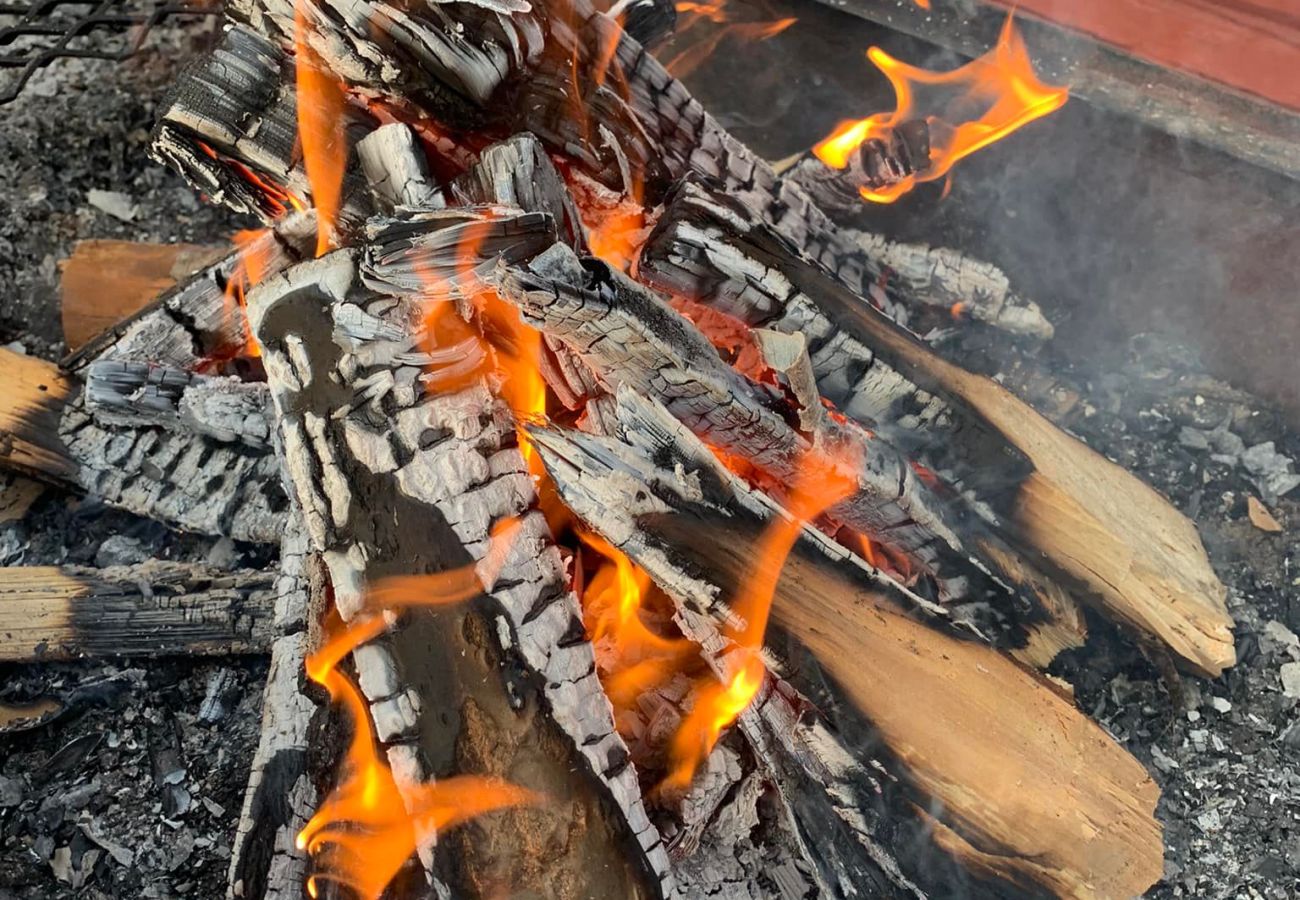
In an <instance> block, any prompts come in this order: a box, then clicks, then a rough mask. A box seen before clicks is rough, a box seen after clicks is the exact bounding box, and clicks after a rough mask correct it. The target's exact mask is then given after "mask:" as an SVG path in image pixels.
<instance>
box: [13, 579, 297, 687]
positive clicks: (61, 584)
mask: <svg viewBox="0 0 1300 900" xmlns="http://www.w3.org/2000/svg"><path fill="white" fill-rule="evenodd" d="M271 582H272V578H271V576H270V575H267V574H265V573H262V572H219V571H216V570H214V569H211V568H208V567H204V566H199V565H193V564H190V563H165V562H147V563H142V564H140V565H136V566H115V567H112V568H107V569H88V568H81V567H76V566H66V567H57V566H19V567H14V568H5V569H0V660H3V661H6V662H15V661H16V662H27V661H33V660H42V661H50V660H66V659H76V658H79V657H87V656H92V657H93V656H163V655H167V654H174V653H181V654H234V653H264V652H266V649H267V647H268V646H269V644H270V620H271V603H272V593H271Z"/></svg>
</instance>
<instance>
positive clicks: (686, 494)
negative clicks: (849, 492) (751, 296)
mask: <svg viewBox="0 0 1300 900" xmlns="http://www.w3.org/2000/svg"><path fill="white" fill-rule="evenodd" d="M618 418H619V421H620V423H621V426H622V429H623V430H622V432H621V434H620V436H619V438H618V439H614V438H600V437H596V436H591V435H584V434H582V433H579V432H560V431H556V430H553V429H552V430H539V429H534V430H532V432H531V434H532V435H533V436H534V439H535V440H536V443H537V446H538V449H539V452H540V453H541V454H542V457H543V459H544V461H545V462H546V464H547V468H548V471H549V472H550V473H551V475H552V477H553V478H554V480H555V483H556V487H557V488H558V489H559V491H560V493H561V495H562V496H563V497H564V498H565V500H566V502H567V503H568V504H569V505H570V506H571V508H572V509H573V510H574V511H575V512H576V513H578V515H579V516H581V517H582V518H583V519H584V521H586V522H587V523H588V524H590V525H591V526H592V527H594V528H596V529H597V530H598V531H600V532H601V533H602V534H603V535H605V536H606V538H608V539H609V540H611V541H612V542H614V543H615V544H616V545H618V546H619V547H621V548H622V549H623V550H625V551H626V552H627V553H628V554H629V555H631V556H632V557H633V558H634V559H636V560H637V561H638V562H639V563H641V564H642V565H643V566H644V567H645V568H646V571H648V572H649V573H650V574H651V575H652V576H653V577H654V578H655V579H656V581H657V582H658V583H659V584H660V585H661V586H662V587H663V588H664V589H665V590H666V591H668V592H669V594H670V595H672V596H674V597H675V598H676V599H678V600H679V602H680V603H681V604H682V608H683V609H684V610H688V611H689V610H691V609H695V610H698V611H701V612H713V613H714V614H722V613H723V611H724V610H725V607H724V606H719V605H718V602H719V600H722V599H731V600H734V599H736V598H738V596H739V591H740V589H741V586H742V585H743V584H745V583H746V580H747V576H748V575H749V574H750V573H752V572H753V571H755V569H762V568H763V567H772V566H777V567H779V566H781V561H780V560H772V559H765V558H762V557H761V556H760V555H759V554H758V552H757V549H756V548H757V547H759V546H760V545H761V543H762V542H761V540H760V539H759V537H760V534H761V532H762V531H763V530H764V528H765V527H766V525H767V523H770V522H771V521H772V520H773V519H774V518H781V517H786V516H788V515H789V514H788V513H786V512H785V511H784V510H782V509H780V508H779V507H775V506H773V505H772V504H771V503H770V502H768V501H766V500H765V499H764V498H762V496H761V495H758V494H756V493H754V492H752V491H750V490H748V489H747V488H745V487H744V486H743V485H742V484H740V483H738V481H737V480H736V479H735V478H734V477H732V476H730V475H729V473H727V472H726V471H725V470H724V469H722V468H721V467H720V466H718V465H717V464H716V462H713V461H712V459H711V454H710V453H709V451H708V449H707V448H706V447H704V446H703V444H701V443H700V442H699V441H698V440H696V439H695V438H694V437H693V436H691V435H690V433H689V432H688V431H687V430H686V429H684V428H682V427H681V426H680V425H678V424H677V423H676V422H675V421H673V419H672V418H671V417H670V416H669V415H668V414H667V413H666V411H664V410H663V409H662V408H661V409H658V410H655V409H654V408H653V407H651V406H649V405H648V404H646V403H645V402H644V401H639V400H637V399H636V398H635V397H631V396H629V395H627V394H626V393H623V394H620V397H619V413H618ZM630 495H631V496H635V497H637V498H638V499H637V501H636V502H635V503H629V502H628V500H627V498H628V497H629V496H630ZM869 573H870V569H869V568H867V567H866V566H865V565H864V564H863V563H862V562H861V561H860V560H857V559H854V558H852V557H851V555H850V554H849V553H848V552H847V551H845V550H843V549H840V548H838V547H836V546H835V545H834V544H832V543H830V542H829V540H828V539H826V538H825V537H823V536H821V535H819V534H818V533H817V532H815V531H814V530H812V529H811V528H808V527H806V526H805V527H804V529H803V534H802V537H801V538H800V539H799V540H798V542H797V543H796V545H795V548H794V550H793V552H792V554H791V556H790V557H789V559H787V560H786V561H785V564H784V567H783V568H781V570H780V574H779V580H777V582H776V585H777V587H776V593H775V597H774V600H773V607H772V615H773V624H774V625H775V626H777V627H778V628H780V629H781V630H783V631H785V632H787V633H788V634H789V635H790V636H791V637H792V638H793V639H795V640H796V641H797V642H799V643H800V644H802V645H804V646H806V647H807V648H808V650H810V651H811V652H812V654H813V656H814V657H815V658H816V660H817V662H818V664H819V666H820V668H821V670H823V671H824V672H825V674H826V676H827V678H828V682H829V684H830V685H831V686H832V687H833V689H834V691H835V693H836V694H837V695H838V696H839V697H840V698H842V699H843V700H844V701H846V702H844V703H843V704H841V705H838V706H831V707H829V709H831V710H834V711H835V713H834V715H833V721H832V725H833V726H834V728H835V729H836V730H837V731H838V732H839V733H840V734H843V735H845V736H846V737H848V738H849V739H850V746H855V747H876V748H878V749H877V750H875V751H873V752H872V756H873V757H874V758H875V760H876V762H877V763H878V764H879V765H881V766H882V767H884V769H885V770H886V771H887V772H888V773H889V775H890V779H891V784H890V786H889V787H888V788H887V793H889V794H892V793H894V792H897V794H896V795H895V796H896V799H897V800H898V801H899V802H901V803H902V804H903V805H904V806H909V805H910V806H911V807H912V808H913V810H914V811H915V813H916V814H917V815H918V816H919V817H920V818H921V819H922V820H924V821H925V823H926V824H927V825H929V826H931V827H932V828H933V829H934V830H933V840H934V841H935V843H936V844H937V845H938V846H939V847H941V848H942V849H943V850H945V851H946V852H948V853H951V854H953V855H954V856H955V857H956V858H957V859H959V860H960V861H961V862H962V863H963V864H964V865H965V866H967V867H968V869H969V870H970V871H971V872H974V873H976V874H977V875H981V876H985V877H991V878H993V879H1005V880H1006V881H1007V882H1009V883H1011V884H1015V885H1019V886H1020V887H1021V888H1030V889H1031V890H1033V889H1037V890H1039V891H1044V892H1050V893H1052V894H1055V895H1058V896H1071V897H1083V896H1134V895H1136V894H1139V893H1141V892H1142V891H1143V890H1144V889H1145V888H1146V887H1147V886H1148V885H1149V884H1151V883H1152V882H1153V881H1154V880H1155V879H1156V878H1158V877H1159V874H1160V871H1161V866H1162V851H1161V844H1160V830H1159V826H1158V825H1157V824H1156V822H1155V820H1154V818H1153V815H1152V814H1153V811H1154V807H1155V799H1156V789H1155V786H1154V784H1153V783H1152V782H1151V780H1150V778H1149V776H1147V774H1146V772H1145V771H1144V770H1143V768H1142V766H1141V765H1140V764H1139V763H1138V762H1137V761H1136V760H1134V759H1133V758H1132V757H1131V756H1129V755H1128V754H1127V753H1125V752H1124V751H1123V750H1122V749H1121V748H1120V747H1118V746H1117V745H1116V744H1115V743H1114V742H1113V741H1111V740H1110V739H1109V738H1108V737H1107V736H1106V735H1105V733H1104V732H1102V731H1101V729H1100V728H1098V727H1097V726H1096V725H1094V724H1093V723H1091V722H1090V721H1089V720H1088V719H1087V718H1086V717H1085V716H1083V715H1082V714H1081V713H1080V712H1079V711H1078V710H1076V709H1075V708H1074V707H1073V706H1072V705H1071V704H1070V703H1069V702H1068V701H1066V700H1064V699H1063V698H1062V697H1061V696H1059V695H1058V694H1057V692H1056V691H1055V690H1054V689H1052V688H1051V687H1050V686H1049V685H1047V684H1046V683H1045V682H1043V681H1040V680H1039V679H1038V678H1036V677H1034V676H1032V675H1030V674H1029V673H1027V672H1026V671H1025V670H1023V669H1022V668H1020V667H1019V666H1017V665H1015V664H1013V663H1011V662H1010V661H1009V660H1007V659H1006V658H1004V657H1003V656H1001V655H1000V654H998V653H997V652H995V651H993V650H991V649H989V648H987V647H984V646H982V645H980V644H978V643H975V642H971V641H967V640H961V639H959V638H957V637H954V636H953V635H951V634H949V633H947V632H946V631H944V630H941V629H938V628H933V627H927V625H926V624H923V623H922V622H918V621H917V620H916V618H915V616H914V611H915V605H914V604H911V603H908V604H900V602H899V600H900V599H903V598H904V597H905V595H904V594H903V593H902V592H900V591H899V590H898V589H897V588H896V587H895V588H893V589H890V588H889V587H888V586H887V584H886V585H882V582H881V580H880V578H879V577H878V576H874V577H871V576H869ZM772 574H773V576H774V577H777V575H776V573H775V572H773V573H772ZM864 575H868V577H864ZM789 677H790V679H791V681H792V682H793V683H794V684H795V685H796V686H800V685H801V684H803V685H804V686H808V683H809V681H810V680H815V675H812V676H811V677H810V674H809V673H808V672H807V671H806V670H804V669H802V668H801V669H800V671H798V672H794V671H792V672H791V674H790V676H789ZM919 709H924V710H925V714H924V715H919V714H918V712H917V711H918V710H919ZM857 716H861V718H860V719H857V718H856V717H857ZM859 737H860V738H863V739H864V740H863V742H859V741H858V740H857V739H855V738H859ZM1081 779H1082V780H1081ZM822 827H823V828H825V827H828V826H827V823H822ZM906 840H907V839H906V838H905V839H904V846H902V847H897V848H895V851H896V853H897V858H898V860H899V863H900V864H901V865H903V866H904V871H906V872H907V876H908V877H909V878H913V879H915V880H916V881H917V882H918V883H919V884H922V885H923V886H925V885H927V884H928V883H929V886H930V887H931V888H932V889H938V890H940V891H942V888H939V887H938V886H937V885H934V884H932V883H931V880H932V879H936V878H938V879H942V873H940V872H936V871H933V870H931V871H910V869H911V868H913V867H914V866H915V865H916V859H915V857H914V856H912V857H909V854H908V852H907V850H906V846H905V845H906ZM913 852H914V851H913ZM909 863H910V864H909ZM924 865H925V864H924V863H922V866H924ZM1031 886H1032V887H1031ZM993 890H994V891H995V893H994V895H995V896H1007V893H1006V891H1007V890H1011V889H1010V888H1008V887H1007V886H1006V885H1003V886H1002V888H1001V889H1000V892H998V891H999V889H997V888H993Z"/></svg>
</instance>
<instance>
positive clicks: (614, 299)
mask: <svg viewBox="0 0 1300 900" xmlns="http://www.w3.org/2000/svg"><path fill="white" fill-rule="evenodd" d="M497 281H498V282H499V285H500V287H501V293H502V295H503V296H504V297H506V298H507V299H509V300H511V301H512V302H514V303H516V304H517V305H518V306H519V308H520V310H521V312H522V313H523V315H524V317H525V320H526V321H528V322H529V323H530V324H532V325H534V326H536V327H538V328H541V329H542V330H544V331H545V332H546V333H547V334H549V335H551V336H553V337H556V338H557V339H559V340H561V341H563V342H565V343H566V344H567V345H568V346H569V347H570V348H571V349H572V350H573V351H574V352H575V353H577V354H578V355H579V356H580V357H581V358H582V359H583V361H584V362H586V363H587V364H588V365H589V366H590V367H591V368H592V369H593V370H594V371H595V372H596V374H597V375H598V377H599V378H600V379H601V380H602V381H603V382H604V383H605V385H606V387H607V388H608V389H610V390H611V391H613V390H616V389H617V388H619V387H620V386H624V385H628V386H632V387H635V388H636V389H638V390H640V391H642V392H645V393H647V394H648V395H650V396H653V397H655V398H656V399H657V400H659V401H661V402H663V403H664V404H665V406H666V407H667V408H668V409H669V410H670V411H671V412H672V414H673V415H674V416H676V417H677V419H678V420H680V421H681V422H682V423H683V424H684V425H686V427H687V428H689V429H690V430H691V431H693V432H694V433H695V434H696V435H698V436H699V437H700V438H701V439H703V440H705V441H706V442H708V443H709V444H711V445H712V446H715V447H719V448H721V449H722V450H723V451H725V452H726V453H727V454H729V455H731V456H733V457H736V458H740V459H744V460H746V462H747V463H748V464H749V465H752V466H753V467H754V468H755V469H757V470H758V471H759V472H760V473H761V474H762V477H763V484H764V487H765V488H766V489H768V490H770V491H772V492H774V493H775V494H776V495H777V496H780V495H781V491H782V487H783V486H789V485H793V484H797V483H798V482H799V480H800V479H801V478H804V477H807V476H808V475H809V474H810V466H812V465H813V464H811V463H810V462H809V459H810V458H812V457H816V458H817V459H819V460H823V461H824V462H823V463H822V465H823V466H824V467H825V471H824V472H823V473H822V476H821V477H824V478H832V477H834V478H837V479H841V480H843V481H845V482H846V483H851V484H852V485H853V486H854V488H855V490H854V492H853V493H851V494H850V495H849V496H847V497H846V498H845V499H843V500H841V501H839V502H837V503H835V504H834V505H833V506H832V507H831V508H830V509H829V510H828V511H827V515H828V517H829V518H831V519H832V520H834V521H836V522H837V523H840V524H843V525H847V526H849V527H850V528H852V529H854V530H856V531H857V532H858V533H860V534H863V535H866V536H868V537H870V538H871V539H872V540H873V541H878V542H879V543H880V544H882V545H883V546H884V547H886V548H888V549H889V550H890V551H892V552H894V553H896V554H898V555H901V556H904V557H906V558H907V559H908V560H910V561H912V562H913V563H915V564H916V565H917V566H919V568H920V569H921V570H922V571H925V572H927V573H929V575H931V576H932V577H933V578H934V582H935V585H936V588H937V591H936V593H937V596H938V597H939V598H940V599H941V600H943V601H944V602H945V603H948V604H951V605H952V614H953V616H954V617H955V618H957V619H959V620H961V621H963V622H965V623H966V624H967V625H968V626H969V627H972V628H974V629H975V630H977V631H979V632H980V633H981V634H987V635H989V636H990V637H991V638H996V639H998V640H999V642H1001V641H1002V635H1004V634H1007V633H1011V634H1012V635H1013V636H1012V637H1011V638H1010V640H1011V642H1012V645H1013V646H1024V645H1025V644H1026V643H1030V642H1032V643H1034V644H1042V643H1044V642H1049V643H1051V644H1052V645H1053V646H1057V645H1058V644H1060V643H1066V644H1073V643H1079V642H1081V641H1079V640H1077V639H1072V638H1071V636H1070V635H1069V634H1068V632H1071V631H1074V629H1075V628H1076V625H1075V622H1076V620H1077V615H1074V613H1075V612H1076V611H1075V610H1074V609H1073V606H1072V605H1071V604H1070V603H1069V602H1068V600H1066V599H1065V598H1063V597H1062V596H1061V594H1060V592H1059V591H1049V590H1046V589H1040V588H1039V584H1038V580H1035V579H1026V577H1025V573H1026V572H1028V571H1029V570H1030V567H1029V565H1028V564H1027V563H1025V562H1024V561H1021V560H1018V559H1017V558H1016V555H1015V554H1014V552H1013V551H1012V550H1011V549H1010V548H1008V547H1006V546H1005V545H1004V544H1003V543H1001V542H1000V541H999V540H998V539H997V538H996V536H995V535H993V534H992V533H989V532H988V529H987V527H986V526H985V524H984V523H983V522H982V521H981V520H980V519H979V518H978V516H976V515H975V514H973V513H971V512H966V511H963V510H962V508H961V507H960V506H959V505H958V504H959V502H960V500H959V498H957V497H956V496H955V495H954V496H953V497H949V498H945V499H941V498H940V497H939V496H938V495H937V494H935V493H934V492H933V491H932V490H931V488H930V487H928V486H927V485H926V483H925V482H923V481H922V480H921V479H920V477H919V476H918V475H917V474H916V472H915V471H914V469H913V467H912V465H911V464H910V463H909V462H908V461H907V460H906V459H905V458H904V457H903V456H902V455H901V454H900V453H899V452H898V451H897V450H896V449H895V448H894V447H892V446H891V445H890V444H888V443H887V442H886V441H884V440H882V439H880V438H879V437H877V436H873V435H872V434H871V433H869V432H868V431H866V430H865V429H863V428H861V427H859V426H858V425H857V424H856V423H852V422H845V423H841V422H840V421H838V420H835V419H832V418H831V417H828V416H821V415H818V416H817V417H815V418H816V422H817V424H815V425H814V426H812V427H811V428H809V429H808V433H809V435H810V436H808V437H805V436H804V434H802V433H800V431H799V430H796V429H795V428H794V427H792V426H791V425H790V424H789V422H787V421H786V419H785V418H783V417H782V416H781V415H780V413H779V412H778V410H779V409H780V403H779V401H778V398H777V397H774V396H772V395H771V394H770V391H768V390H765V389H764V387H763V386H762V385H759V384H758V383H756V382H753V381H750V380H748V379H746V378H744V377H742V376H741V375H740V374H739V373H738V372H736V371H735V370H734V369H733V368H731V366H729V365H728V364H727V363H725V362H724V361H723V360H722V359H721V358H720V357H719V356H718V354H717V352H716V351H715V350H714V348H713V347H712V346H711V345H710V344H709V342H708V340H707V339H706V338H705V337H704V335H703V334H701V333H700V332H699V331H698V330H697V329H696V328H695V327H694V326H693V325H692V324H691V323H690V322H689V321H688V320H687V319H686V318H685V317H684V316H682V315H681V314H680V313H678V312H677V311H676V310H674V309H673V308H672V307H671V306H669V305H668V304H667V303H666V302H665V301H663V300H662V299H661V298H659V297H658V296H656V295H655V294H654V293H652V292H651V291H648V290H646V289H645V288H643V287H642V286H641V285H639V284H637V283H636V282H634V281H632V280H631V279H629V278H627V277H626V276H624V275H623V274H622V273H621V272H618V271H616V270H613V269H612V268H610V267H609V266H607V265H605V264H604V263H602V262H600V261H599V260H591V259H588V260H583V261H581V262H580V261H579V259H578V258H577V257H576V256H575V255H574V254H573V253H572V251H571V250H569V249H568V248H566V247H564V246H563V245H557V246H556V247H554V248H552V249H551V250H549V251H547V252H546V253H545V254H543V255H542V256H540V257H538V259H536V260H535V261H534V262H533V263H532V264H531V265H530V267H529V270H527V271H523V270H518V269H511V268H505V269H504V270H503V272H502V274H500V275H499V277H498V278H497ZM799 355H800V356H801V357H803V353H802V350H800V353H799ZM804 358H805V359H806V357H804ZM810 380H811V379H810ZM805 409H811V410H814V411H815V412H816V413H818V414H820V413H822V412H823V410H822V407H821V398H820V396H819V395H817V394H816V393H815V392H814V393H813V396H812V397H811V398H808V400H807V403H806V406H805ZM812 471H816V468H813V469H812ZM967 536H969V538H968V537H967ZM967 539H970V540H972V541H974V542H975V545H978V546H982V547H984V548H986V551H985V552H986V555H987V556H989V557H990V559H991V560H992V563H993V564H994V566H995V569H994V571H993V572H990V571H989V569H988V568H986V567H985V564H984V563H983V562H982V560H981V559H980V558H977V556H976V555H975V554H974V553H973V552H971V551H968V550H967V549H966V546H965V541H966V540H967ZM1004 573H1006V575H1007V576H1008V577H1007V578H1004V577H1002V576H1003V575H1004ZM1022 585H1024V589H1023V590H1022ZM1042 619H1047V620H1048V623H1047V625H1046V627H1045V629H1044V630H1045V631H1047V632H1048V633H1050V634H1051V635H1052V637H1051V638H1050V640H1049V639H1048V638H1044V637H1038V636H1034V634H1033V632H1032V631H1030V632H1029V633H1028V635H1027V634H1026V629H1027V627H1030V626H1033V625H1034V624H1035V622H1036V621H1038V620H1042ZM1060 620H1063V621H1060ZM1062 632H1067V633H1062ZM1039 652H1040V651H1039V650H1038V649H1031V650H1030V651H1029V653H1030V655H1031V656H1035V657H1036V656H1037V655H1038V654H1039Z"/></svg>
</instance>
